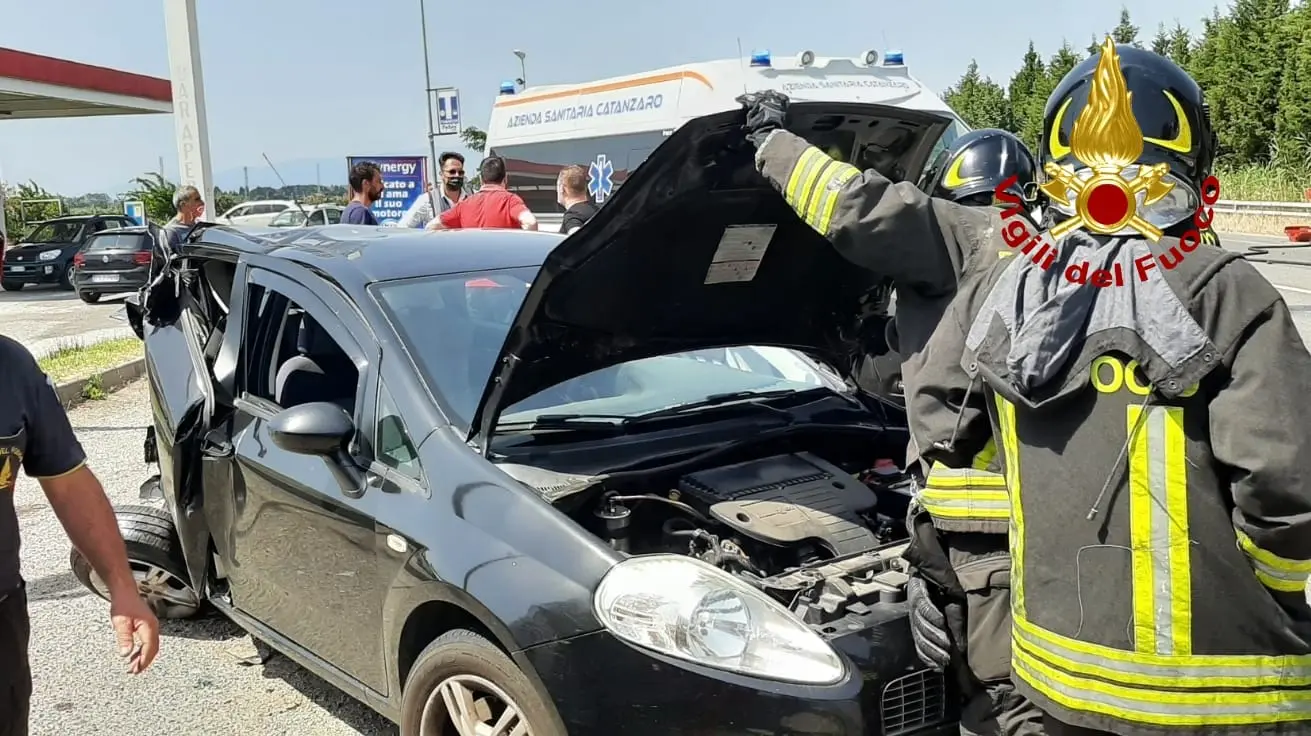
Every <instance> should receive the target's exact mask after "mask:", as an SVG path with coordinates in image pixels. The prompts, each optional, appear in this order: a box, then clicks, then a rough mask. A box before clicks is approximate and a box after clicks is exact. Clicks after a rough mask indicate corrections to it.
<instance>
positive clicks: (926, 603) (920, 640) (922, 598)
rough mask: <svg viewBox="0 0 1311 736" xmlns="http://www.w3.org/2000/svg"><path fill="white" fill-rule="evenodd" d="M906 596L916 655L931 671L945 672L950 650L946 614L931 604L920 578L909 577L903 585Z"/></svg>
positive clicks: (930, 598)
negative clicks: (908, 603)
mask: <svg viewBox="0 0 1311 736" xmlns="http://www.w3.org/2000/svg"><path fill="white" fill-rule="evenodd" d="M906 597H907V600H908V601H909V602H910V634H911V638H912V639H914V640H915V653H916V654H918V655H919V658H920V659H921V660H922V661H923V662H924V664H926V665H928V666H930V667H932V668H933V669H935V670H939V671H943V670H946V669H947V667H948V666H949V665H950V664H951V652H952V649H953V647H952V643H951V634H949V633H948V632H947V617H946V615H945V614H944V613H943V612H942V609H940V608H938V606H937V604H936V603H934V602H933V598H932V597H931V596H930V595H929V588H928V585H926V584H925V582H924V579H923V578H921V577H918V576H912V577H911V578H910V580H909V581H908V582H907V583H906Z"/></svg>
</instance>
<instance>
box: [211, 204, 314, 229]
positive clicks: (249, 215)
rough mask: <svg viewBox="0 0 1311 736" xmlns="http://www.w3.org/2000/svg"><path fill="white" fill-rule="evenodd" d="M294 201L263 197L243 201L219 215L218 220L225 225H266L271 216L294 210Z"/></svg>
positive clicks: (271, 219)
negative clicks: (256, 200)
mask: <svg viewBox="0 0 1311 736" xmlns="http://www.w3.org/2000/svg"><path fill="white" fill-rule="evenodd" d="M295 209H296V203H295V202H293V201H291V200H289V199H265V200H260V201H258V202H243V203H241V204H239V205H237V206H236V207H233V208H232V209H230V210H228V211H227V212H224V213H223V214H222V215H219V218H218V221H219V222H221V223H224V224H226V225H246V226H248V227H267V226H268V224H269V223H270V222H273V218H275V217H277V216H278V215H280V214H282V213H283V212H286V211H287V210H295Z"/></svg>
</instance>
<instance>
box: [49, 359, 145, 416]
mask: <svg viewBox="0 0 1311 736" xmlns="http://www.w3.org/2000/svg"><path fill="white" fill-rule="evenodd" d="M144 375H146V359H145V358H144V357H141V358H133V359H132V360H129V361H128V362H126V363H123V364H121V365H118V366H115V367H113V368H110V369H109V370H106V371H101V372H99V373H93V374H91V375H89V376H86V377H85V378H77V379H74V380H72V381H66V382H64V383H61V384H59V385H58V386H56V387H55V394H56V395H58V396H59V403H60V404H63V405H64V408H65V409H72V408H73V407H75V406H77V405H78V404H81V403H82V402H84V401H86V400H87V398H86V396H85V391H86V387H87V385H88V384H90V383H91V382H92V381H93V380H95V379H97V378H99V379H100V389H101V390H102V391H104V392H105V393H107V394H109V393H113V392H115V391H117V390H119V389H120V388H123V387H124V386H126V385H127V384H129V383H131V382H132V381H134V380H136V379H138V378H140V377H142V376H144Z"/></svg>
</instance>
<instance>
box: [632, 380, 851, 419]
mask: <svg viewBox="0 0 1311 736" xmlns="http://www.w3.org/2000/svg"><path fill="white" fill-rule="evenodd" d="M815 390H820V391H830V390H831V389H828V388H825V387H823V386H818V387H816V388H814V389H807V390H802V391H798V390H797V389H794V388H785V389H779V390H776V391H729V392H726V393H722V394H710V395H709V396H707V397H705V398H704V399H701V400H700V401H693V402H690V403H687V404H679V405H678V406H671V407H669V408H666V409H657V410H655V411H651V412H647V413H646V414H639V415H637V416H635V417H632V418H630V419H629V420H628V421H627V422H625V423H626V424H635V423H638V422H647V421H651V420H653V419H667V418H669V417H674V416H680V415H683V414H688V413H691V412H696V411H699V410H701V409H709V408H711V407H715V406H725V405H729V404H736V403H738V402H742V403H743V404H747V405H750V406H753V407H757V408H760V409H765V410H768V411H771V412H773V413H775V414H778V415H779V416H782V417H786V418H787V419H789V420H790V419H792V412H790V411H788V410H787V409H782V408H779V407H777V406H771V405H769V404H767V403H762V402H761V400H762V399H777V398H781V397H783V396H797V395H800V394H808V393H810V392H811V391H815Z"/></svg>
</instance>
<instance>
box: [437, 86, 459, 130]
mask: <svg viewBox="0 0 1311 736" xmlns="http://www.w3.org/2000/svg"><path fill="white" fill-rule="evenodd" d="M434 94H435V96H436V98H437V135H455V134H457V133H459V132H460V91H459V90H458V89H456V88H454V87H442V88H441V89H438V90H435V91H434Z"/></svg>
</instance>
